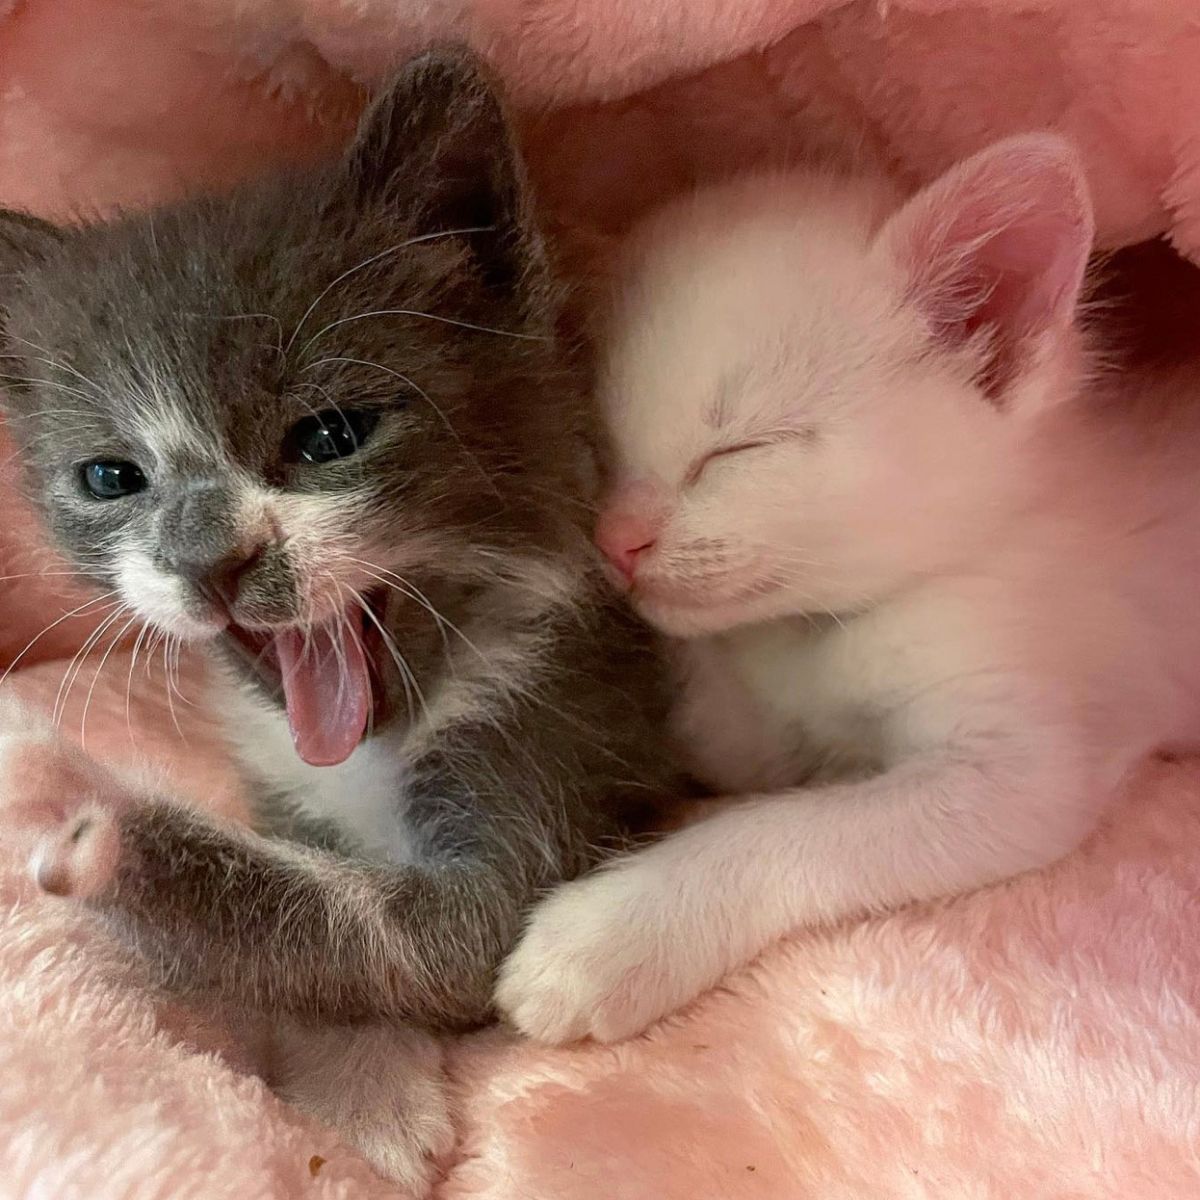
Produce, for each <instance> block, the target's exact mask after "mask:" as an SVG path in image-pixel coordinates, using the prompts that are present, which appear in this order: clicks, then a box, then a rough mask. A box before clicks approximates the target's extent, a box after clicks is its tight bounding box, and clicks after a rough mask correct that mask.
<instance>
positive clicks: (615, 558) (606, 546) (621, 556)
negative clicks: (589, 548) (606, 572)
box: [596, 513, 656, 583]
mask: <svg viewBox="0 0 1200 1200" xmlns="http://www.w3.org/2000/svg"><path fill="white" fill-rule="evenodd" d="M655 540H656V534H655V529H654V526H653V524H652V523H651V522H650V521H649V520H647V519H646V518H645V517H643V516H638V515H637V514H634V513H605V514H604V515H603V516H601V518H600V520H599V522H598V523H597V525H596V545H598V546H599V547H600V549H601V550H603V551H604V555H605V557H606V558H607V559H608V561H609V562H610V563H612V565H613V566H614V567H616V568H617V570H618V571H619V572H620V573H621V575H622V576H623V577H624V578H625V579H626V580H627V581H628V582H631V583H632V582H633V576H634V573H635V572H636V570H637V561H638V558H639V556H640V555H642V554H643V553H644V552H645V551H647V550H649V549H650V548H651V547H652V546H653V545H654V542H655Z"/></svg>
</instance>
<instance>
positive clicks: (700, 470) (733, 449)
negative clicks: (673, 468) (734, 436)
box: [683, 427, 815, 487]
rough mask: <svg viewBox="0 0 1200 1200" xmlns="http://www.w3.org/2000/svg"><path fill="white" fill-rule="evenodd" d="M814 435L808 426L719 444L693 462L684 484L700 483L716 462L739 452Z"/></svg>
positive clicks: (770, 446)
mask: <svg viewBox="0 0 1200 1200" xmlns="http://www.w3.org/2000/svg"><path fill="white" fill-rule="evenodd" d="M814 436H815V434H814V431H813V430H812V429H810V428H808V427H805V428H803V429H785V430H781V431H779V432H778V433H770V434H764V435H763V436H762V437H757V438H748V439H747V440H746V441H744V442H735V443H734V444H733V445H731V446H718V447H717V448H716V449H714V450H709V451H708V452H707V453H705V454H702V455H700V457H699V458H697V459H695V460H694V461H693V462H692V464H691V466H690V467H689V468H688V470H687V473H686V474H685V475H684V477H683V486H684V487H692V486H694V485H695V484H697V483H699V482H700V480H701V478H702V477H703V475H704V472H705V471H706V470H707V469H708V468H709V467H710V466H711V465H712V464H713V463H714V462H718V461H720V460H722V459H727V458H732V457H734V455H738V454H747V453H749V452H750V451H751V450H767V449H770V448H772V447H774V446H779V445H782V444H784V443H785V442H792V441H802V442H808V441H812V439H813V437H814Z"/></svg>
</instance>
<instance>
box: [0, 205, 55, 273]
mask: <svg viewBox="0 0 1200 1200" xmlns="http://www.w3.org/2000/svg"><path fill="white" fill-rule="evenodd" d="M62 236H63V234H62V230H60V229H58V228H57V227H56V226H54V225H51V224H50V222H49V221H43V220H42V219H41V218H40V217H34V216H30V214H29V213H23V212H14V211H12V210H11V209H6V208H0V276H3V275H10V274H17V273H18V272H20V270H21V268H22V267H25V266H28V265H30V264H31V263H35V262H37V261H38V260H39V259H41V258H44V257H45V256H46V255H47V254H48V253H49V252H50V251H51V250H52V249H53V248H54V247H55V246H57V245H59V243H60V242H61V241H62Z"/></svg>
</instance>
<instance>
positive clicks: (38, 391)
mask: <svg viewBox="0 0 1200 1200" xmlns="http://www.w3.org/2000/svg"><path fill="white" fill-rule="evenodd" d="M527 207H528V206H527V200H526V197H525V193H524V188H523V184H522V176H521V171H520V168H519V165H518V164H517V162H516V161H515V158H514V156H513V152H512V150H511V148H510V139H509V135H508V132H507V127H506V123H505V121H504V118H503V115H502V114H501V112H500V110H499V109H498V107H497V105H496V102H495V100H494V97H493V96H492V95H491V93H490V91H489V90H488V89H487V88H486V86H485V85H483V84H482V83H481V82H480V80H479V78H478V76H477V75H475V74H473V73H472V72H466V71H463V70H460V69H458V68H456V67H455V66H453V65H450V66H446V64H445V63H443V64H442V65H441V66H435V67H432V68H426V69H424V71H423V72H422V73H418V75H417V76H416V77H414V76H413V74H412V73H411V72H410V73H409V74H407V75H406V76H404V77H402V78H401V80H400V82H399V83H398V84H397V86H396V88H395V89H394V90H393V91H392V92H391V93H390V94H389V95H387V96H385V97H384V98H383V99H382V100H381V101H380V102H378V103H377V104H376V105H375V106H374V107H373V108H372V110H371V111H370V112H369V113H368V115H367V117H366V119H365V120H364V123H363V126H362V129H361V132H360V134H359V137H358V139H357V140H356V141H355V143H354V144H353V146H352V147H351V149H350V151H349V153H348V155H347V156H346V158H345V159H344V160H343V161H342V162H339V163H337V164H334V165H332V166H329V167H327V168H324V169H321V170H319V171H315V172H307V173H302V172H295V173H292V174H289V175H284V176H275V177H271V178H268V179H266V180H264V181H261V182H259V183H256V184H253V185H251V186H248V187H245V188H243V189H241V190H239V191H237V192H235V193H233V194H231V195H228V196H221V197H206V198H199V199H193V200H189V201H186V202H183V203H180V204H178V205H174V206H171V207H168V208H165V209H160V210H158V211H155V212H153V213H148V214H142V215H134V216H130V217H127V218H124V219H121V220H118V221H115V222H112V223H107V224H100V225H95V226H91V227H88V228H84V229H80V230H76V231H70V232H63V231H55V230H52V229H50V228H49V227H48V226H44V225H42V224H41V223H39V222H34V221H32V220H30V219H27V218H24V217H20V216H17V215H15V214H4V215H0V277H2V278H4V279H5V286H4V291H3V295H2V296H0V303H2V305H3V312H2V313H0V319H2V320H3V333H4V347H3V349H4V354H5V356H6V357H5V359H4V360H3V364H2V365H3V367H4V370H3V377H4V381H5V383H6V390H7V397H6V403H7V406H8V410H9V414H10V418H11V427H12V429H13V431H14V434H15V436H16V438H17V440H18V442H19V444H20V445H21V446H22V449H23V451H24V455H25V458H26V461H27V463H28V464H29V466H30V468H31V470H32V473H33V479H34V483H35V488H36V491H37V494H38V496H39V498H40V500H41V503H42V505H43V507H44V509H45V511H46V514H47V517H48V521H49V524H50V526H51V528H52V530H53V531H54V533H55V535H56V536H57V538H58V539H59V541H60V542H61V544H62V546H63V548H64V549H65V550H66V551H67V553H68V554H69V555H71V556H72V557H73V558H74V559H75V560H76V561H77V562H78V563H79V564H80V566H81V567H82V568H83V569H84V570H86V571H87V572H88V573H89V574H90V575H92V576H93V577H94V578H95V579H96V580H97V581H98V582H99V583H101V584H102V585H103V586H104V587H106V588H108V589H115V591H116V592H117V593H118V594H119V597H120V599H121V600H122V601H124V603H125V604H127V605H128V606H129V610H131V612H132V614H133V616H134V617H135V618H140V619H141V620H144V621H147V622H150V623H151V624H152V625H153V626H155V627H157V628H158V629H160V630H162V631H165V632H167V633H169V634H172V635H175V636H179V637H182V638H187V639H206V638H216V637H218V636H221V637H223V638H225V639H227V640H232V641H235V642H237V643H238V644H240V645H241V646H243V647H244V648H247V649H249V650H250V651H251V652H252V654H253V656H254V657H256V658H257V659H258V660H259V665H260V667H261V666H262V665H263V664H264V663H265V664H266V666H265V668H264V670H265V674H266V676H267V682H268V684H270V683H272V682H273V683H274V685H275V687H276V688H277V687H278V685H279V683H280V682H282V684H283V690H284V692H285V694H286V701H287V706H288V713H289V716H290V718H291V720H292V727H293V732H294V734H295V735H296V739H297V745H298V747H299V748H300V752H301V754H302V755H303V756H304V757H306V758H308V759H309V760H310V761H313V762H323V761H331V762H332V761H340V760H341V759H342V758H344V757H345V756H346V755H347V754H349V753H350V751H351V750H352V749H353V747H354V746H355V745H357V743H358V740H359V739H360V738H361V736H362V733H363V730H364V729H365V728H366V726H367V724H368V720H369V715H370V712H371V706H372V704H373V703H374V702H376V701H377V700H378V693H379V691H380V689H381V687H383V686H384V685H383V684H381V682H380V680H381V677H382V676H384V675H386V671H385V670H384V664H383V662H382V659H381V656H380V655H379V653H378V649H379V645H378V644H379V641H380V639H381V638H382V637H383V636H384V630H383V628H382V627H381V617H382V618H383V619H384V620H386V613H385V610H386V603H385V597H386V596H387V595H388V594H389V588H390V586H391V585H393V584H395V585H397V586H399V581H400V580H401V579H403V580H410V581H413V582H414V586H415V587H418V588H419V586H420V581H421V580H423V579H424V580H428V579H430V578H445V577H448V576H449V577H463V578H466V577H469V576H470V575H471V572H472V571H494V570H495V569H496V564H497V563H501V564H503V563H504V562H506V561H510V560H511V561H514V562H516V561H518V560H523V559H526V558H529V557H534V558H536V557H538V556H543V557H544V556H545V555H546V554H549V553H552V552H553V548H554V545H555V544H557V539H560V538H561V536H562V531H561V526H562V524H563V521H564V519H567V520H573V519H577V518H574V517H571V516H570V515H566V516H564V509H566V508H570V506H569V505H564V504H563V503H562V497H564V496H573V495H574V494H575V493H576V492H577V491H578V489H579V483H578V480H579V470H578V468H579V463H580V448H581V446H583V445H584V444H585V443H586V439H587V436H588V430H587V429H586V420H587V418H586V413H585V409H584V406H583V405H582V403H580V402H579V399H578V389H577V388H576V387H575V385H574V383H573V381H571V380H569V379H567V378H566V377H565V376H564V374H563V371H562V368H561V367H560V365H559V357H558V353H557V351H556V349H555V347H554V345H553V329H552V317H551V314H550V312H549V305H548V303H547V299H546V297H547V294H548V289H547V284H546V280H545V274H544V270H543V267H542V261H541V254H540V247H539V243H538V239H537V237H536V234H535V233H534V232H533V230H532V228H531V227H530V224H529V222H528V220H527ZM387 686H391V684H390V683H389V684H388V685H387ZM320 713H325V714H326V715H327V716H328V714H330V713H332V714H333V716H332V718H329V719H326V720H324V721H321V720H318V715H319V714H320Z"/></svg>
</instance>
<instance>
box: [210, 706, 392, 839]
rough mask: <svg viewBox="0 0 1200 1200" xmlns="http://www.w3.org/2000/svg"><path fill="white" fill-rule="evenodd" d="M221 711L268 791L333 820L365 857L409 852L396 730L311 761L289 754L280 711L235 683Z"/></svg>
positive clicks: (289, 740) (312, 814) (318, 816)
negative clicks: (337, 755)
mask: <svg viewBox="0 0 1200 1200" xmlns="http://www.w3.org/2000/svg"><path fill="white" fill-rule="evenodd" d="M232 690H233V689H231V691H232ZM229 711H230V713H231V718H232V720H231V725H232V728H233V737H234V741H235V744H236V746H237V748H238V750H239V751H240V753H241V758H242V761H243V762H245V763H246V764H247V766H248V767H249V768H250V769H251V770H252V771H253V772H254V774H255V775H257V776H258V778H259V779H261V780H262V781H263V783H264V784H265V785H266V786H267V787H268V788H269V789H270V790H271V791H272V792H273V793H275V794H280V795H284V796H286V797H287V799H288V800H289V801H290V802H291V803H292V804H294V805H295V806H296V808H297V810H298V811H299V812H301V813H302V814H304V815H305V816H308V817H313V818H316V819H320V820H328V821H333V822H335V823H336V824H337V825H338V826H339V827H340V828H341V829H343V830H345V832H346V833H347V834H349V835H350V836H351V837H352V838H354V840H355V841H356V842H358V843H359V846H360V847H361V849H362V851H363V852H364V853H366V854H368V855H370V856H371V857H373V858H379V859H383V860H386V861H388V862H405V861H409V860H410V859H411V857H412V853H411V852H412V845H411V840H410V838H409V836H408V833H407V831H406V826H405V821H404V807H405V782H406V781H405V774H406V772H405V755H404V754H403V747H402V745H401V741H402V735H401V734H400V732H399V731H396V732H393V733H391V734H388V733H384V734H381V735H379V736H378V737H374V738H371V739H370V740H369V741H366V742H364V743H363V744H362V745H360V746H359V747H358V749H357V750H355V751H354V753H353V754H351V755H350V757H349V758H348V759H347V760H346V761H345V762H344V763H340V764H339V765H338V766H336V767H311V766H309V765H308V764H307V763H305V762H303V761H301V759H300V758H299V756H298V755H297V754H296V751H295V748H294V747H293V745H292V737H291V732H290V731H289V729H288V724H287V718H286V717H285V716H284V714H283V713H282V712H280V711H279V710H277V709H274V708H270V707H268V706H267V705H265V704H264V703H262V702H261V701H260V700H258V699H257V698H256V697H253V696H250V695H248V694H247V693H245V692H243V691H241V690H237V691H236V694H235V696H231V697H229Z"/></svg>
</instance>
